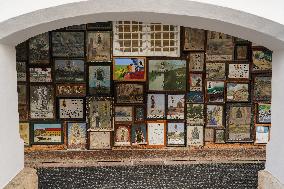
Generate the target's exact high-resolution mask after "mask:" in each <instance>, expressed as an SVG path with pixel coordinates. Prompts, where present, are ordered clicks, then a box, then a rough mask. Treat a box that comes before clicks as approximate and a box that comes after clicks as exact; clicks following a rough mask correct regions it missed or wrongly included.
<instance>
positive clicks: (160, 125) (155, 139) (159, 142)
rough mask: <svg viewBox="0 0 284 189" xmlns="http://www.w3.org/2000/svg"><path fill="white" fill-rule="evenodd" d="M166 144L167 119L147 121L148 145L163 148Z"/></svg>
mask: <svg viewBox="0 0 284 189" xmlns="http://www.w3.org/2000/svg"><path fill="white" fill-rule="evenodd" d="M165 145H166V121H163V120H156V121H147V147H150V148H162V147H164V146H165Z"/></svg>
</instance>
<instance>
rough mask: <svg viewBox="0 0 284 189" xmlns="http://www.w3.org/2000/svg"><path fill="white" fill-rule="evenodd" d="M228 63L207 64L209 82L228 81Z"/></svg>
mask: <svg viewBox="0 0 284 189" xmlns="http://www.w3.org/2000/svg"><path fill="white" fill-rule="evenodd" d="M226 67H227V63H225V62H206V79H207V80H226V77H227V75H226V71H227V69H226Z"/></svg>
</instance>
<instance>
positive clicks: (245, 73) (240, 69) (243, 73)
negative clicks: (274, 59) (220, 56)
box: [228, 63, 250, 80]
mask: <svg viewBox="0 0 284 189" xmlns="http://www.w3.org/2000/svg"><path fill="white" fill-rule="evenodd" d="M249 72H250V70H249V64H232V63H230V64H229V66H228V79H245V80H249V79H250V77H249V76H250V75H249Z"/></svg>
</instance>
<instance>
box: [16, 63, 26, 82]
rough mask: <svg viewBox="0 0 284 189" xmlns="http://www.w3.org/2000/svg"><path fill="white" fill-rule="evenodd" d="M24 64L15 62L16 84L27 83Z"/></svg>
mask: <svg viewBox="0 0 284 189" xmlns="http://www.w3.org/2000/svg"><path fill="white" fill-rule="evenodd" d="M26 66H27V64H26V62H18V61H17V62H16V70H17V81H18V82H21V81H23V82H26V81H27V69H26Z"/></svg>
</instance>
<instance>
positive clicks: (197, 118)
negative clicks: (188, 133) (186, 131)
mask: <svg viewBox="0 0 284 189" xmlns="http://www.w3.org/2000/svg"><path fill="white" fill-rule="evenodd" d="M186 107H187V111H186V123H187V125H188V126H201V125H202V126H203V125H204V124H205V120H204V110H205V108H204V104H186Z"/></svg>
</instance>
